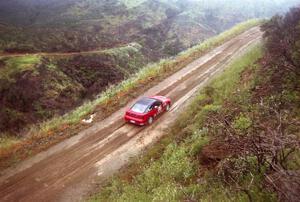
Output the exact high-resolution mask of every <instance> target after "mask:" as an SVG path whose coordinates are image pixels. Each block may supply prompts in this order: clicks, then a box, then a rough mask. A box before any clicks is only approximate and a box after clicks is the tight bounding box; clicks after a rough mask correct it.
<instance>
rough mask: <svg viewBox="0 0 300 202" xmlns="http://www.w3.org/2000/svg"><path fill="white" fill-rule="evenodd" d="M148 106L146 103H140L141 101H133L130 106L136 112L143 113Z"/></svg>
mask: <svg viewBox="0 0 300 202" xmlns="http://www.w3.org/2000/svg"><path fill="white" fill-rule="evenodd" d="M147 108H148V105H145V104H141V103H135V104H134V105H133V106H132V107H131V110H132V111H134V112H137V113H145V112H146V110H147Z"/></svg>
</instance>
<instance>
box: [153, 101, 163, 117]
mask: <svg viewBox="0 0 300 202" xmlns="http://www.w3.org/2000/svg"><path fill="white" fill-rule="evenodd" d="M154 110H155V114H156V115H158V114H160V113H161V112H162V111H163V106H162V102H160V101H157V102H155V103H154Z"/></svg>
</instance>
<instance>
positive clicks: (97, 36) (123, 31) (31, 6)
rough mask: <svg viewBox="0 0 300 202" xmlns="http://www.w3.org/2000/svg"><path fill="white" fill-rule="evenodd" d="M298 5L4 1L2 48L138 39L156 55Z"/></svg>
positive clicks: (74, 47)
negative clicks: (238, 24) (240, 23)
mask: <svg viewBox="0 0 300 202" xmlns="http://www.w3.org/2000/svg"><path fill="white" fill-rule="evenodd" d="M295 4H296V1H295V0H289V1H288V2H286V1H284V0H277V1H275V2H274V1H271V0H265V1H264V2H261V1H260V0H255V1H253V0H251V1H239V2H237V1H225V0H222V1H210V0H199V1H192V0H191V1H188V0H179V1H165V0H156V1H152V0H134V1H127V0H112V1H98V0H65V1H60V0H50V1H49V0H40V1H35V0H29V1H26V2H24V1H22V0H12V1H1V2H0V19H1V20H0V25H1V26H3V29H0V50H3V51H5V52H74V51H85V50H94V49H103V48H112V47H115V46H117V45H120V44H127V43H132V42H137V43H139V44H141V45H142V46H143V48H144V50H145V51H146V50H147V52H148V54H149V55H148V56H149V57H151V58H152V59H155V58H156V59H157V57H159V58H161V57H164V56H169V55H176V54H177V53H178V52H180V51H182V50H184V49H186V48H189V47H191V46H192V45H195V44H197V43H199V42H201V41H203V40H205V39H206V38H208V37H211V36H213V35H215V34H217V33H220V32H222V31H224V30H226V29H228V28H230V27H232V26H233V25H235V24H236V23H239V22H242V21H245V20H247V19H250V18H263V17H268V16H271V15H273V14H274V13H275V12H282V11H285V10H286V9H287V8H288V7H290V6H291V5H295ZM185 22H186V23H185ZM152 52H155V54H154V55H152V54H151V53H152Z"/></svg>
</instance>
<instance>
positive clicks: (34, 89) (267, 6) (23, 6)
mask: <svg viewBox="0 0 300 202" xmlns="http://www.w3.org/2000/svg"><path fill="white" fill-rule="evenodd" d="M295 2H296V1H293V0H290V1H288V3H286V1H282V0H277V1H276V2H274V1H264V3H262V2H261V1H258V0H255V1H241V2H238V3H237V2H236V1H225V0H223V1H207V0H201V1H200V0H199V1H194V0H190V1H184V0H179V1H175V0H174V1H166V0H136V1H126V0H111V1H106V0H66V1H59V0H28V1H22V0H12V1H0V28H1V29H0V105H1V110H0V115H1V119H0V130H1V131H2V132H4V133H8V134H11V133H13V134H19V132H20V131H23V129H24V127H26V126H29V125H31V124H34V123H39V122H42V121H45V120H47V119H49V118H52V117H55V116H60V115H63V114H65V113H66V112H69V111H70V110H72V109H74V108H75V107H77V106H80V105H81V104H82V103H83V102H84V101H86V100H91V99H93V98H95V96H96V95H97V94H99V93H101V92H103V90H105V89H106V88H107V87H109V86H110V85H112V84H117V83H119V82H120V81H122V80H123V79H125V78H128V76H129V75H132V74H133V73H135V72H137V70H139V69H141V68H142V67H143V66H145V65H146V64H148V63H150V62H155V61H158V60H160V59H162V58H165V57H169V56H175V55H176V54H178V53H179V52H181V51H183V50H186V49H187V48H189V47H192V46H193V45H195V44H199V43H201V42H202V41H203V40H205V39H207V38H210V37H212V36H214V35H216V34H218V33H220V32H222V31H224V30H226V29H228V28H230V27H232V26H233V25H235V24H236V23H238V22H241V21H244V20H247V19H249V18H253V17H267V16H270V15H272V14H274V13H276V12H284V11H285V10H286V9H287V7H288V6H290V5H293V4H295ZM246 5H247V6H246ZM132 44H134V45H133V46H132ZM126 47H127V48H126ZM86 51H93V54H80V52H86ZM18 53H19V54H23V55H22V57H8V56H7V55H9V54H18ZM28 53H37V54H36V55H35V54H29V55H26V54H28ZM42 53H56V55H55V56H46V55H43V54H42ZM59 53H61V56H59ZM67 53H70V54H71V55H67ZM74 53H78V54H77V55H72V54H74ZM97 53H98V54H97ZM1 55H2V56H1ZM108 78H109V79H108Z"/></svg>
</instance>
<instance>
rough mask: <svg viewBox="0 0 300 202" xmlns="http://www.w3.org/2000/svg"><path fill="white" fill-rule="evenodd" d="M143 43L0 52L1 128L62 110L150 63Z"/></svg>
mask: <svg viewBox="0 0 300 202" xmlns="http://www.w3.org/2000/svg"><path fill="white" fill-rule="evenodd" d="M140 49H141V47H140V46H139V45H138V44H130V45H128V46H124V47H120V48H115V49H109V50H105V51H99V52H92V53H85V54H83V53H82V54H77V55H70V56H68V55H63V56H58V55H55V56H39V55H32V56H26V55H25V56H21V57H4V58H1V57H0V106H1V109H0V117H1V119H0V131H2V132H4V131H6V132H12V133H15V132H18V131H20V130H21V129H22V128H23V127H24V126H26V125H28V124H30V123H35V122H37V121H42V120H45V119H48V118H51V117H53V116H54V115H62V114H64V113H65V112H68V111H69V110H71V109H73V108H74V107H76V106H78V105H80V104H81V103H82V102H84V101H85V100H87V99H90V98H93V96H95V95H96V94H98V93H99V92H102V91H103V90H104V89H106V88H107V86H109V85H112V84H116V83H117V82H120V81H121V80H123V79H125V78H128V76H129V75H131V74H132V73H134V72H136V71H137V70H138V69H139V68H141V67H142V66H143V65H145V59H144V57H143V55H142V54H141V53H140Z"/></svg>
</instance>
